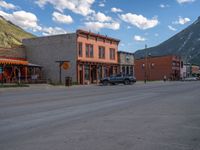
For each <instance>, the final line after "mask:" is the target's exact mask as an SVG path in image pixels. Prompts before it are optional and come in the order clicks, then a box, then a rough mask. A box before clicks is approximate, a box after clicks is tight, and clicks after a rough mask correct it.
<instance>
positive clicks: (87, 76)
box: [85, 65, 90, 80]
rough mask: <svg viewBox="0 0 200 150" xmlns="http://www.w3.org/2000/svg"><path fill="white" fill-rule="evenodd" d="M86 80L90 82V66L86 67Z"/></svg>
mask: <svg viewBox="0 0 200 150" xmlns="http://www.w3.org/2000/svg"><path fill="white" fill-rule="evenodd" d="M85 80H90V66H89V65H85Z"/></svg>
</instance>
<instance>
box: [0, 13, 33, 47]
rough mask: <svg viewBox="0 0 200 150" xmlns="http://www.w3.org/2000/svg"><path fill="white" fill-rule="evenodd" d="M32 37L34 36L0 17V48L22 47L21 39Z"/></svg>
mask: <svg viewBox="0 0 200 150" xmlns="http://www.w3.org/2000/svg"><path fill="white" fill-rule="evenodd" d="M33 37H35V35H33V34H31V33H28V32H26V31H24V30H23V29H22V28H20V27H19V26H17V25H15V24H14V23H12V22H11V21H8V20H6V19H5V18H4V17H2V16H0V47H2V48H11V47H16V46H19V45H22V39H24V38H33Z"/></svg>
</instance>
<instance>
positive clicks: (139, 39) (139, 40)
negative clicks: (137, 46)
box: [133, 35, 146, 42]
mask: <svg viewBox="0 0 200 150" xmlns="http://www.w3.org/2000/svg"><path fill="white" fill-rule="evenodd" d="M133 39H134V40H135V41H137V42H144V41H146V39H145V38H144V37H141V36H139V35H135V36H134V37H133Z"/></svg>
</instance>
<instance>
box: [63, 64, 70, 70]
mask: <svg viewBox="0 0 200 150" xmlns="http://www.w3.org/2000/svg"><path fill="white" fill-rule="evenodd" d="M62 68H63V69H65V70H68V69H69V68H70V63H69V62H63V64H62Z"/></svg>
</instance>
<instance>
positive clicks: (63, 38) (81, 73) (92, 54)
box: [23, 30, 120, 84]
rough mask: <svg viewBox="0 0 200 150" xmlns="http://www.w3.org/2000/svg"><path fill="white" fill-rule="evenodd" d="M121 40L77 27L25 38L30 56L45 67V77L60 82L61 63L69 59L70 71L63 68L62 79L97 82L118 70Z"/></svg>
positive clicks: (32, 60)
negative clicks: (53, 33) (48, 34)
mask: <svg viewBox="0 0 200 150" xmlns="http://www.w3.org/2000/svg"><path fill="white" fill-rule="evenodd" d="M119 42H120V40H118V39H115V38H111V37H107V36H104V35H100V34H96V33H92V32H87V31H83V30H77V31H76V33H70V34H63V35H54V36H46V37H38V38H33V39H25V40H23V45H24V46H25V47H26V50H27V58H28V60H30V61H31V62H33V63H36V64H40V65H41V66H43V68H44V69H43V76H44V77H45V78H46V79H48V80H49V81H51V82H53V83H58V82H59V72H60V71H59V64H58V63H56V61H70V68H69V69H68V70H64V69H62V70H61V82H62V83H64V82H65V77H66V76H70V77H72V80H73V82H76V83H78V84H89V83H98V82H99V80H100V79H101V78H102V77H105V76H110V75H112V74H116V73H117V72H118V58H117V51H118V44H119Z"/></svg>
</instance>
